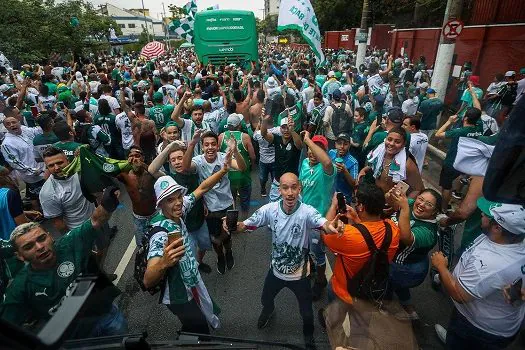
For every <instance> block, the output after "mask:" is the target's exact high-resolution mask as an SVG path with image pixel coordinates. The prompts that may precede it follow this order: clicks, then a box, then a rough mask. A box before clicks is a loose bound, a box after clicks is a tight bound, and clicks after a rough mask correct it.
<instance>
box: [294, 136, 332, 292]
mask: <svg viewBox="0 0 525 350" xmlns="http://www.w3.org/2000/svg"><path fill="white" fill-rule="evenodd" d="M303 133H304V140H303V142H304V144H305V145H306V147H308V149H307V157H306V159H304V160H303V163H302V164H301V170H300V173H299V180H300V181H301V187H302V191H301V195H302V197H303V198H302V199H303V202H304V203H305V204H309V205H311V206H312V207H314V208H315V209H316V210H317V211H318V212H319V213H320V214H321V215H323V216H324V215H326V212H327V211H328V208H329V207H330V203H331V199H332V194H333V191H334V183H335V179H336V175H337V168H336V166H335V165H334V164H333V163H332V159H330V156H328V154H327V153H326V152H327V151H328V140H327V139H326V138H325V137H324V136H322V135H315V136H314V137H312V138H311V139H310V133H309V132H308V131H304V132H303ZM310 250H311V252H312V257H313V260H314V263H315V265H316V269H317V270H316V271H317V275H316V279H315V282H314V285H313V287H312V294H313V296H312V297H313V300H314V301H315V300H319V298H320V297H321V293H322V291H323V288H325V287H326V285H327V284H328V281H327V279H326V274H325V269H326V255H325V253H324V245H323V242H322V240H321V239H320V235H319V231H311V232H310Z"/></svg>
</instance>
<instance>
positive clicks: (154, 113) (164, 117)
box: [149, 104, 174, 131]
mask: <svg viewBox="0 0 525 350" xmlns="http://www.w3.org/2000/svg"><path fill="white" fill-rule="evenodd" d="M173 109H174V107H173V105H163V104H156V105H155V106H153V107H151V108H150V109H149V119H151V120H153V121H154V122H155V126H156V127H157V131H160V129H162V128H163V127H165V126H166V124H167V123H168V122H169V121H170V120H171V114H172V113H173Z"/></svg>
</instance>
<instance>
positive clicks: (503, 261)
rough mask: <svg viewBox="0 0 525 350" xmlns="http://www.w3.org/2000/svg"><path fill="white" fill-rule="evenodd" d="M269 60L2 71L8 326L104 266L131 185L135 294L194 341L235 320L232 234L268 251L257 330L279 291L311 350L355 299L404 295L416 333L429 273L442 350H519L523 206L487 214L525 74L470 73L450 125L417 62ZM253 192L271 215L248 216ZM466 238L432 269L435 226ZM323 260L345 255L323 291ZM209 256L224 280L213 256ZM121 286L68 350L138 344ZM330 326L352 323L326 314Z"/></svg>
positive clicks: (264, 49) (2, 227)
mask: <svg viewBox="0 0 525 350" xmlns="http://www.w3.org/2000/svg"><path fill="white" fill-rule="evenodd" d="M260 56H261V59H260V62H238V63H237V64H228V65H220V66H214V65H211V64H208V65H203V64H201V63H200V62H199V60H198V58H197V57H196V55H195V54H194V53H193V51H191V50H177V51H175V52H173V53H168V54H164V55H163V56H161V57H158V58H156V59H151V60H147V59H145V58H142V57H138V56H137V55H135V54H128V55H113V56H108V55H99V56H91V57H88V58H85V59H82V60H80V61H78V62H71V63H70V62H43V63H45V64H42V65H38V64H37V65H28V64H26V65H23V66H22V67H21V69H20V70H12V69H7V70H6V69H5V68H4V67H2V76H1V78H0V79H1V80H2V81H0V100H1V102H0V103H1V106H0V108H1V111H0V112H1V114H0V116H1V121H2V126H0V140H1V142H2V143H1V154H2V158H1V159H0V161H1V162H0V164H1V165H0V239H2V241H1V250H0V252H1V256H0V257H1V259H2V260H1V267H2V269H1V274H2V275H1V282H0V283H1V284H0V293H1V294H2V295H3V303H2V304H1V305H0V316H1V317H2V318H3V319H5V320H7V321H10V322H13V323H16V324H19V325H22V324H23V325H25V326H31V327H33V328H35V327H38V326H39V325H41V324H42V322H45V321H47V320H48V319H49V317H50V316H52V315H53V314H54V312H55V311H56V309H57V307H58V306H59V305H60V301H61V300H62V299H63V298H64V297H66V296H67V295H68V290H69V289H68V286H69V285H70V284H71V283H72V282H74V280H75V278H76V277H78V275H79V274H80V273H87V272H93V271H99V270H100V269H101V266H102V265H103V260H104V256H105V252H106V250H107V248H108V246H109V245H110V244H111V238H112V236H113V235H114V234H115V231H116V229H118V224H117V227H116V228H115V227H114V228H110V227H109V225H108V220H109V218H110V216H111V213H112V212H113V211H115V209H116V208H117V207H118V205H119V199H118V198H119V195H120V191H119V190H118V189H117V187H116V186H115V185H116V184H117V183H118V182H120V183H122V188H125V190H126V192H127V194H128V195H129V197H130V199H131V203H132V208H131V209H132V214H133V218H134V228H135V240H136V243H137V246H138V247H139V252H138V253H137V254H143V255H144V260H145V261H144V266H136V271H139V273H138V274H136V276H137V275H138V276H139V277H138V283H139V284H140V285H141V286H142V287H143V289H144V290H149V291H160V293H161V296H160V302H161V303H163V304H165V305H166V306H167V308H168V309H169V310H170V311H172V312H173V313H174V314H175V315H177V317H178V318H179V320H180V322H181V324H182V330H183V331H189V332H195V333H201V334H209V332H210V328H211V329H214V328H217V327H219V326H220V322H221V321H225V322H227V320H220V319H219V317H218V314H217V308H216V305H215V303H214V301H213V296H212V295H210V294H209V293H208V290H207V288H206V286H205V284H204V282H203V280H202V278H201V273H204V274H209V273H212V271H213V270H214V269H215V270H216V271H217V273H219V274H225V273H227V271H228V270H231V269H232V268H234V265H235V258H234V252H233V250H232V233H234V232H237V233H240V232H244V231H251V230H255V229H257V228H258V227H261V228H263V229H269V231H270V232H271V235H272V248H271V267H270V269H269V271H268V274H267V276H266V278H265V281H264V286H263V288H262V297H261V302H262V311H261V314H260V317H259V319H258V323H257V327H259V328H263V327H265V326H266V325H267V324H268V323H269V322H270V320H271V317H272V315H273V313H274V308H275V306H274V299H275V296H276V295H277V294H278V293H279V291H280V290H281V289H283V288H285V287H287V288H289V289H290V290H292V291H293V293H294V294H295V296H296V298H297V299H298V302H299V309H300V314H301V317H302V318H303V334H304V339H305V344H306V346H307V348H315V340H314V337H313V334H314V311H313V302H314V301H317V300H319V299H320V298H321V296H322V295H323V293H325V292H326V293H327V295H328V300H329V302H331V303H332V302H334V301H336V300H337V301H339V302H340V303H341V304H342V305H347V306H352V309H350V310H354V312H356V311H355V310H359V304H360V303H366V304H367V305H368V306H370V305H372V306H373V307H374V308H375V309H380V310H382V312H385V313H388V312H391V311H389V310H388V306H387V305H388V301H389V300H391V299H392V298H393V295H396V296H397V299H398V300H399V302H400V304H401V306H402V308H401V310H398V311H397V312H395V314H394V316H395V318H396V319H398V320H401V321H410V320H417V319H419V315H418V313H417V305H414V304H413V303H412V302H411V298H410V290H411V289H412V288H416V287H417V286H419V285H420V284H421V283H423V281H424V280H425V278H426V276H427V274H428V270H429V267H430V265H433V266H434V268H435V269H436V270H437V273H438V274H437V277H436V280H437V281H438V282H440V283H441V285H442V287H443V289H444V290H445V291H446V292H447V293H448V294H449V295H450V297H451V298H452V299H453V301H454V311H453V314H452V317H451V320H450V324H449V326H448V331H447V330H446V329H445V328H444V327H442V326H440V325H436V331H437V333H438V335H439V336H440V338H442V340H443V341H444V342H445V343H446V344H447V348H450V349H460V348H490V349H493V348H502V347H505V346H507V345H509V344H510V343H512V341H513V340H514V339H515V338H516V336H517V334H518V332H519V330H520V325H521V324H522V322H523V319H524V316H525V306H524V305H525V304H524V303H523V302H522V301H521V299H524V300H525V290H521V291H520V290H519V287H518V290H519V291H518V297H516V296H515V292H513V290H514V289H515V285H516V284H517V281H518V280H519V279H520V278H523V276H524V274H525V269H524V266H525V243H523V239H524V238H525V210H524V208H523V206H522V205H511V204H502V203H494V202H489V201H487V200H486V199H485V198H484V197H483V193H482V186H483V178H484V171H485V170H486V167H485V168H484V170H483V167H482V166H481V168H480V167H479V166H478V164H479V161H480V160H481V162H485V163H486V162H488V159H490V155H491V153H490V152H491V149H492V148H493V147H492V146H493V145H494V144H495V143H496V142H497V140H498V131H499V128H500V127H501V126H502V125H503V123H504V121H505V119H506V118H507V116H508V114H509V112H510V111H511V110H512V109H513V107H514V106H515V105H516V104H519V103H525V100H524V101H521V102H520V100H522V97H523V94H524V92H525V77H524V75H525V69H523V68H522V69H521V70H520V71H519V73H516V72H514V71H508V72H506V73H505V74H498V75H496V77H495V80H494V82H493V83H492V84H491V85H490V86H489V87H487V89H486V92H484V90H483V89H482V88H481V87H480V86H479V77H478V76H475V75H473V74H472V67H471V65H469V64H468V63H466V64H465V65H464V67H463V70H462V75H461V77H460V79H458V80H457V81H451V85H452V84H455V85H457V91H458V99H457V101H456V104H457V106H455V107H456V112H454V113H453V114H452V115H451V116H450V117H448V119H447V118H445V119H446V121H445V123H443V124H442V123H441V122H440V120H439V117H440V116H441V114H442V113H443V112H444V109H445V108H444V104H443V101H442V96H437V95H436V91H435V90H434V89H433V87H432V86H431V77H432V73H433V70H432V67H431V66H429V65H428V64H427V63H426V60H425V58H424V57H421V58H419V60H418V61H410V60H409V58H408V57H402V56H399V57H393V56H392V55H389V53H388V52H386V51H384V50H382V51H372V50H370V51H369V52H367V55H366V62H365V64H363V65H362V66H361V67H355V61H354V59H355V57H354V55H353V53H352V52H348V51H343V50H328V51H327V52H326V58H327V62H326V63H325V64H324V65H323V66H321V67H315V66H314V60H313V56H312V54H311V53H309V51H307V50H305V49H297V48H291V47H287V46H279V47H277V46H275V45H264V46H261V47H260ZM520 78H521V79H520ZM432 139H435V141H436V144H437V145H439V146H440V147H441V146H443V145H445V147H446V157H445V159H444V161H443V165H442V169H441V173H440V177H439V186H440V187H441V189H440V191H438V190H436V189H435V188H430V187H426V186H425V184H426V183H425V182H424V181H423V179H422V175H421V174H422V172H424V171H425V169H427V168H428V160H427V157H426V153H427V146H428V144H429V141H431V140H432ZM441 140H445V142H443V141H441ZM491 147H492V148H491ZM254 173H256V178H258V179H259V180H260V184H259V186H253V187H252V178H253V176H252V175H253V174H254ZM268 182H269V183H268ZM254 187H255V188H260V193H259V194H260V196H261V197H262V198H266V199H267V200H268V204H265V205H263V206H262V207H261V208H256V210H255V212H253V213H252V214H251V215H250V203H251V201H250V199H251V198H252V196H254V194H253V193H252V192H253V188H254ZM465 187H466V189H464V188H465ZM21 188H23V192H25V198H22V197H21V192H20V189H21ZM452 198H455V199H454V202H452ZM237 199H238V201H237ZM237 202H238V205H237V204H236V203H237ZM233 208H239V211H238V217H239V218H240V219H239V221H238V222H237V223H236V221H237V220H236V219H235V218H234V219H233V223H232V221H231V219H230V218H229V215H230V214H231V213H234V214H235V211H233V212H232V210H233ZM42 221H44V223H46V225H47V224H49V225H47V226H46V225H41V224H40V223H41V222H42ZM462 222H464V223H465V224H464V229H463V233H462V234H463V236H462V240H461V247H460V248H459V254H458V256H460V259H459V262H456V261H447V257H446V256H445V255H444V254H443V253H442V252H434V253H432V255H430V254H431V251H433V250H434V248H435V247H436V244H437V242H438V237H439V231H440V229H443V228H445V227H450V226H453V225H457V224H459V223H462ZM48 226H49V227H50V228H51V231H53V234H51V233H50V232H48V230H47V229H46V228H45V227H48ZM233 237H234V236H233ZM327 248H328V250H329V251H331V252H333V253H334V254H335V255H336V258H335V267H334V270H333V276H332V278H331V279H330V280H328V278H327V276H326V254H325V253H326V251H327ZM211 250H213V251H214V254H215V256H216V265H215V266H213V267H212V266H210V265H208V264H206V263H205V262H204V260H203V259H204V256H205V254H206V252H208V251H211ZM381 259H383V262H386V265H385V264H381V261H382V260H381ZM372 263H374V264H373V265H374V266H378V267H382V268H383V270H382V271H377V270H378V269H377V268H376V270H375V271H374V270H371V269H370V265H372ZM456 263H457V265H456V266H455V268H452V267H449V265H451V264H456ZM138 265H140V263H138ZM382 273H383V275H384V276H383V278H381V276H382ZM102 276H103V278H105V279H107V280H113V279H115V278H116V276H114V275H112V274H103V275H102ZM311 276H314V277H313V278H310V277H311ZM367 276H368V277H370V276H373V277H374V278H368V277H367ZM382 279H383V280H384V281H382ZM371 280H374V281H375V282H374V283H378V282H385V283H383V284H382V283H379V284H380V286H379V291H380V292H381V293H380V294H381V295H380V296H378V295H377V293H368V292H365V290H366V289H367V288H369V287H370V285H371V283H372V282H371ZM108 285H110V287H108V288H107V292H106V294H104V295H105V298H103V302H101V303H100V304H99V306H97V307H96V308H92V309H91V310H90V312H89V313H88V315H87V316H86V315H84V316H83V317H82V319H80V320H79V321H78V325H77V327H76V328H75V329H76V333H75V337H93V336H101V335H114V334H122V333H124V332H126V330H127V322H126V319H125V317H124V315H123V314H122V312H121V311H120V310H119V309H118V307H117V306H116V304H115V303H114V302H113V301H114V298H115V297H116V296H117V295H118V293H119V291H118V290H117V288H116V287H114V286H113V285H112V284H111V283H108ZM513 288H514V289H513ZM369 289H370V288H369ZM520 293H521V294H520ZM517 299H520V300H517ZM318 317H319V318H320V320H321V324H324V325H326V323H327V322H326V321H328V320H330V322H329V323H330V324H334V322H335V324H339V325H340V324H342V323H343V322H344V320H343V319H340V320H337V319H335V320H334V319H333V317H331V315H330V309H329V308H324V307H321V308H318ZM349 338H350V339H352V336H350V337H349ZM341 345H348V344H341Z"/></svg>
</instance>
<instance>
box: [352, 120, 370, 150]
mask: <svg viewBox="0 0 525 350" xmlns="http://www.w3.org/2000/svg"><path fill="white" fill-rule="evenodd" d="M367 129H368V125H367V124H366V122H362V123H360V124H357V123H355V124H354V128H353V129H352V141H354V143H358V144H359V146H362V145H363V142H364V141H365V138H366V135H367Z"/></svg>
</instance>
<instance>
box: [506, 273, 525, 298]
mask: <svg viewBox="0 0 525 350" xmlns="http://www.w3.org/2000/svg"><path fill="white" fill-rule="evenodd" d="M522 286H523V279H522V278H518V279H516V280H515V281H514V282H513V283H512V285H511V286H510V290H509V294H510V302H511V303H513V302H515V301H516V300H520V299H521V288H522Z"/></svg>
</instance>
